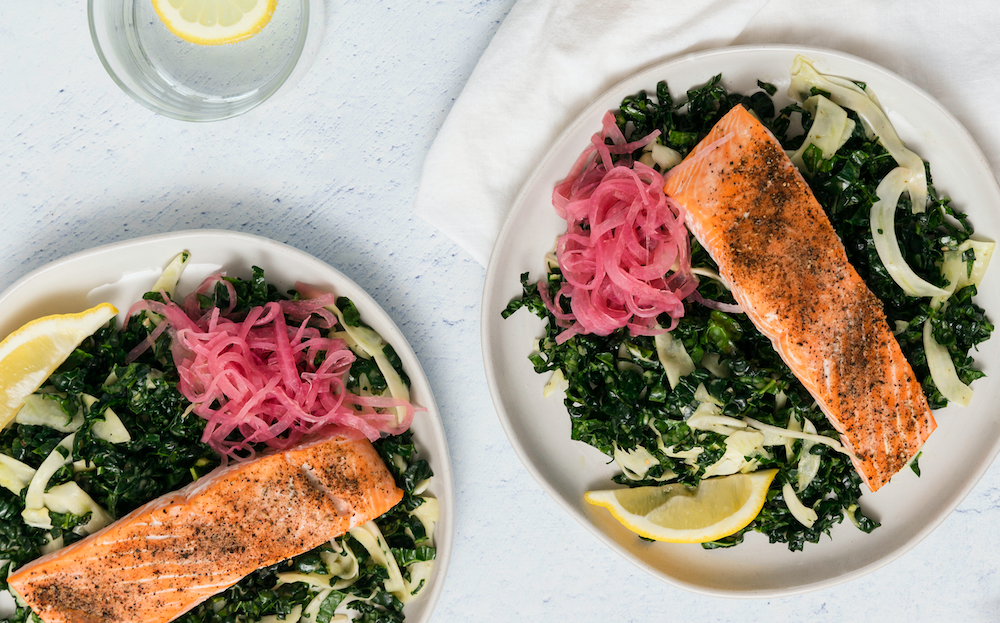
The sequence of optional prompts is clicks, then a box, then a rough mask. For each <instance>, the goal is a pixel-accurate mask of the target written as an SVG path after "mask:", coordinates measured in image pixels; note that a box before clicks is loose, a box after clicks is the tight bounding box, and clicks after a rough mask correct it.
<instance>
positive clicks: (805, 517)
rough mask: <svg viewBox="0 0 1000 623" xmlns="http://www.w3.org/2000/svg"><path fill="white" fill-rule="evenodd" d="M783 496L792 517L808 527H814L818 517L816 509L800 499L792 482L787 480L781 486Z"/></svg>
mask: <svg viewBox="0 0 1000 623" xmlns="http://www.w3.org/2000/svg"><path fill="white" fill-rule="evenodd" d="M781 496H782V497H783V498H784V499H785V506H787V507H788V511H789V512H790V513H791V514H792V517H794V518H795V519H796V520H798V522H799V523H800V524H802V525H803V526H805V527H806V528H812V527H813V524H814V523H816V519H817V517H818V516H817V515H816V511H814V510H813V509H811V508H809V507H808V506H806V505H805V504H803V503H802V501H801V500H799V496H797V495H795V489H793V488H792V483H790V482H786V483H785V485H784V486H783V487H781Z"/></svg>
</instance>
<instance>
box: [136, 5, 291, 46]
mask: <svg viewBox="0 0 1000 623" xmlns="http://www.w3.org/2000/svg"><path fill="white" fill-rule="evenodd" d="M152 2H153V8H154V9H155V10H156V14H157V15H158V16H159V18H160V21H161V22H163V25H164V26H166V27H167V30H169V31H170V32H172V33H174V34H175V35H177V36H178V37H180V38H181V39H183V40H185V41H187V42H189V43H196V44H198V45H221V44H223V43H236V42H237V41H243V40H244V39H249V38H250V37H252V36H254V35H256V34H257V33H258V32H260V31H261V29H262V28H264V26H267V23H268V22H270V21H271V15H273V14H274V8H275V6H277V4H278V0H152Z"/></svg>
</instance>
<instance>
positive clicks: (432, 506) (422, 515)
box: [410, 497, 441, 541]
mask: <svg viewBox="0 0 1000 623" xmlns="http://www.w3.org/2000/svg"><path fill="white" fill-rule="evenodd" d="M420 499H421V500H423V501H424V503H423V504H421V505H420V506H418V507H416V508H415V509H413V510H412V511H411V512H410V514H411V515H413V516H414V517H416V518H417V519H419V520H420V523H421V525H423V527H424V534H426V535H427V538H428V539H430V540H432V541H433V539H434V526H436V525H437V522H438V520H439V519H440V518H441V507H440V505H439V504H438V500H437V498H432V497H422V498H420Z"/></svg>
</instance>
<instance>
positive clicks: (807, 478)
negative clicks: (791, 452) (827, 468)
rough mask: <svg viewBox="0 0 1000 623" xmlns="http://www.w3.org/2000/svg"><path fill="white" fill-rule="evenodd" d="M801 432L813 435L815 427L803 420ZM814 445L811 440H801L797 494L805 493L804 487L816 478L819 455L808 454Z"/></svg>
mask: <svg viewBox="0 0 1000 623" xmlns="http://www.w3.org/2000/svg"><path fill="white" fill-rule="evenodd" d="M802 431H803V432H806V433H809V434H812V435H815V434H816V427H815V426H814V425H813V423H812V422H810V421H809V419H808V418H803V422H802ZM815 445H816V442H815V441H813V440H811V439H806V440H803V442H802V452H801V456H800V457H799V467H798V471H799V480H798V483H797V484H798V487H797V489H796V490H797V491H798V492H799V493H802V492H803V491H805V490H806V487H808V486H809V483H811V482H812V481H813V479H814V478H816V474H818V473H819V463H820V459H819V455H818V454H813V453H812V452H810V450H812V447H813V446H815Z"/></svg>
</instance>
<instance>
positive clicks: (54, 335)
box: [0, 303, 118, 429]
mask: <svg viewBox="0 0 1000 623" xmlns="http://www.w3.org/2000/svg"><path fill="white" fill-rule="evenodd" d="M117 313H118V310H117V309H115V307H114V305H111V304H110V303H101V304H100V305H98V306H97V307H92V308H90V309H88V310H87V311H83V312H80V313H78V314H60V315H56V316H45V317H44V318H39V319H37V320H32V321H31V322H29V323H28V324H26V325H24V326H23V327H21V328H20V329H18V330H17V331H14V332H13V333H11V334H10V335H8V336H7V337H6V338H4V340H3V342H0V429H2V428H3V427H4V426H7V424H8V423H9V422H10V421H11V420H12V419H14V416H15V415H17V412H18V410H19V409H20V408H21V406H22V405H23V404H24V399H25V398H27V397H28V396H30V395H31V394H33V393H34V392H35V390H36V389H38V388H39V387H41V385H42V383H44V382H45V379H47V378H49V375H51V374H52V373H53V372H54V371H55V369H56V368H58V367H59V366H60V365H62V362H64V361H66V358H67V357H69V356H70V355H71V354H73V351H74V350H76V347H77V346H79V345H80V343H81V342H83V340H85V339H86V338H87V337H89V336H91V335H93V334H94V331H97V330H98V329H100V328H101V327H103V326H104V325H105V324H106V323H107V322H108V321H109V320H111V318H113V317H114V316H115V314H117Z"/></svg>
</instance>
